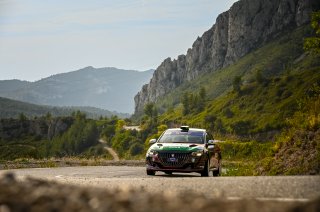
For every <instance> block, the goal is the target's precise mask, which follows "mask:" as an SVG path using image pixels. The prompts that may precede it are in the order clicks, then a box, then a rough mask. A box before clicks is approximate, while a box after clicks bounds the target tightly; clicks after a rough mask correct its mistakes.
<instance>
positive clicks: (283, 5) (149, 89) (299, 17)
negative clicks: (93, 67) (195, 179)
mask: <svg viewBox="0 0 320 212" xmlns="http://www.w3.org/2000/svg"><path fill="white" fill-rule="evenodd" d="M319 8H320V2H319V1H316V0H306V1H305V0H281V1H278V0H271V1H262V0H253V1H249V0H240V1H238V2H236V3H235V4H234V5H233V6H232V7H231V8H230V10H228V11H227V12H224V13H222V14H220V15H219V16H218V18H217V20H216V23H215V24H214V25H213V27H212V28H211V29H209V30H208V31H206V32H205V33H204V34H203V35H202V36H201V37H198V38H197V39H196V41H195V42H194V43H193V45H192V48H190V49H188V51H187V54H186V55H179V56H178V58H177V59H174V60H171V58H167V59H165V60H164V61H163V62H162V63H161V64H160V66H159V67H158V68H157V69H156V70H155V72H154V74H153V77H152V79H151V80H150V82H149V84H147V85H144V86H143V87H142V89H141V90H140V91H139V92H138V94H137V95H136V96H135V114H137V115H138V114H141V113H142V111H143V107H144V105H145V104H146V103H148V102H156V101H157V100H158V99H159V98H160V97H163V96H165V95H167V94H168V93H170V92H171V91H172V90H173V89H175V88H177V87H179V86H180V85H181V84H183V83H184V82H187V81H191V80H193V79H195V78H197V77H198V76H199V75H201V74H203V73H207V72H214V71H217V70H219V69H222V68H225V67H227V66H229V65H231V64H234V63H235V62H236V61H238V60H239V59H240V58H242V57H243V56H245V55H246V54H248V53H250V52H252V51H253V50H255V49H257V48H258V47H261V46H263V45H264V44H266V43H267V42H268V41H270V40H272V39H273V38H276V37H278V36H279V35H281V34H282V33H283V32H285V31H290V30H293V29H295V28H297V27H299V26H302V25H305V24H307V23H309V21H310V13H311V12H312V11H314V10H316V9H319Z"/></svg>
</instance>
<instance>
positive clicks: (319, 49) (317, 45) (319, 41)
mask: <svg viewBox="0 0 320 212" xmlns="http://www.w3.org/2000/svg"><path fill="white" fill-rule="evenodd" d="M311 27H312V28H313V30H314V34H313V36H312V37H308V38H306V39H305V41H304V49H305V50H306V51H310V52H312V53H314V54H319V53H320V11H318V12H314V13H312V18H311Z"/></svg>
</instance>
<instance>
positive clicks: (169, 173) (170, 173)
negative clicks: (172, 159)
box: [164, 171, 172, 175]
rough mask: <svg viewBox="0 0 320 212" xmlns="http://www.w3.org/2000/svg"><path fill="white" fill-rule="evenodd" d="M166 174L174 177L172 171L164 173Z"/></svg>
mask: <svg viewBox="0 0 320 212" xmlns="http://www.w3.org/2000/svg"><path fill="white" fill-rule="evenodd" d="M164 173H165V174H168V175H172V172H170V171H167V172H164Z"/></svg>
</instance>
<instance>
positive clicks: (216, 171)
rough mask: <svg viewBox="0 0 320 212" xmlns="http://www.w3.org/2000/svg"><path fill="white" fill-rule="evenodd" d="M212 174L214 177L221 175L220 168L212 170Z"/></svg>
mask: <svg viewBox="0 0 320 212" xmlns="http://www.w3.org/2000/svg"><path fill="white" fill-rule="evenodd" d="M212 175H213V176H214V177H219V176H220V168H219V169H218V170H214V171H212Z"/></svg>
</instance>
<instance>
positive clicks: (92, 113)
mask: <svg viewBox="0 0 320 212" xmlns="http://www.w3.org/2000/svg"><path fill="white" fill-rule="evenodd" d="M76 111H81V112H83V113H85V114H86V116H87V117H88V118H92V119H98V118H100V117H101V116H103V117H111V116H118V117H120V118H128V117H129V116H130V115H129V114H125V113H118V112H116V111H108V110H104V109H100V108H95V107H77V106H72V107H57V106H49V105H36V104H32V103H27V102H21V101H17V100H12V99H8V98H3V97H0V119H1V118H4V119H8V118H18V117H19V116H20V115H21V114H23V115H25V116H26V117H28V118H34V117H39V116H46V115H47V114H51V115H52V116H54V117H58V116H71V115H72V113H73V112H76Z"/></svg>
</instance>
